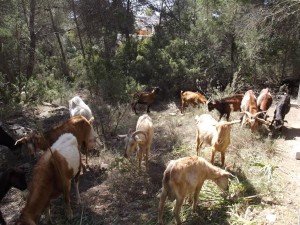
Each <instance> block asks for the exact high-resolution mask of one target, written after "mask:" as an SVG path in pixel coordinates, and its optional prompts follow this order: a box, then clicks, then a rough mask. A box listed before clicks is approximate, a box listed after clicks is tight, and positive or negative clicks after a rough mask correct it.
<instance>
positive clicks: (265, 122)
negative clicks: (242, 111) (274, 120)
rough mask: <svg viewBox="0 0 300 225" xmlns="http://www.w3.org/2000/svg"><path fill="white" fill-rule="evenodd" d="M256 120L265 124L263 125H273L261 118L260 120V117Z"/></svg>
mask: <svg viewBox="0 0 300 225" xmlns="http://www.w3.org/2000/svg"><path fill="white" fill-rule="evenodd" d="M255 119H256V120H258V121H259V122H261V123H263V124H266V125H271V123H270V121H267V120H264V119H261V118H258V117H256V118H255Z"/></svg>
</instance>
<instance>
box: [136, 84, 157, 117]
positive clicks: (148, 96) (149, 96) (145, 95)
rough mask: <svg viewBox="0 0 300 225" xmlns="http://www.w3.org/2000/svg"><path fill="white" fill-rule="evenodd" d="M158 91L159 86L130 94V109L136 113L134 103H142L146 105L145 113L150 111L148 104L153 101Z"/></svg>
mask: <svg viewBox="0 0 300 225" xmlns="http://www.w3.org/2000/svg"><path fill="white" fill-rule="evenodd" d="M159 91H160V88H159V87H155V88H153V90H152V91H151V92H147V91H143V92H136V93H133V94H132V97H133V99H135V100H134V102H132V103H131V106H132V110H133V111H134V112H135V114H137V113H136V108H135V107H136V105H137V104H143V105H147V113H150V106H151V105H152V104H153V103H154V101H155V99H156V96H157V94H158V92H159Z"/></svg>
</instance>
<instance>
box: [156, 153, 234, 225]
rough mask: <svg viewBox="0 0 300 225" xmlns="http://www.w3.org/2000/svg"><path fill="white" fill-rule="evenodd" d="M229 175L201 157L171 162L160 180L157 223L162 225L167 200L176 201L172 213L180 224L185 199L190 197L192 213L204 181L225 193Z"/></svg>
mask: <svg viewBox="0 0 300 225" xmlns="http://www.w3.org/2000/svg"><path fill="white" fill-rule="evenodd" d="M229 175H231V174H230V173H228V172H227V171H225V170H222V169H220V168H218V167H216V166H214V165H212V164H211V163H209V162H207V161H206V160H205V159H203V158H202V157H197V156H192V157H184V158H180V159H177V160H171V161H170V163H169V164H168V166H167V168H166V170H165V172H164V176H163V180H162V193H161V196H160V202H159V211H158V223H159V224H160V225H162V224H163V219H162V216H163V210H164V206H165V202H166V199H167V198H168V199H169V200H170V201H174V200H175V199H176V205H175V207H174V210H173V212H174V216H175V219H176V223H177V224H181V221H180V216H179V214H180V209H181V206H182V204H183V201H184V199H185V197H187V196H188V195H189V194H191V195H192V198H193V211H195V210H196V206H197V201H198V197H199V193H200V190H201V188H202V185H203V183H204V181H205V180H207V179H209V180H212V181H214V182H215V183H216V184H217V185H218V187H219V188H221V189H222V190H223V191H227V190H228V177H229Z"/></svg>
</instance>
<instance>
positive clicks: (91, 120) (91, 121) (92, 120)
mask: <svg viewBox="0 0 300 225" xmlns="http://www.w3.org/2000/svg"><path fill="white" fill-rule="evenodd" d="M94 120H95V118H94V117H93V116H92V117H91V119H90V120H89V123H90V124H91V123H93V122H94Z"/></svg>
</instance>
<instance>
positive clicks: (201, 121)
mask: <svg viewBox="0 0 300 225" xmlns="http://www.w3.org/2000/svg"><path fill="white" fill-rule="evenodd" d="M195 120H196V125H197V134H196V141H197V147H196V152H197V155H199V152H200V148H201V147H202V145H203V144H204V146H212V147H211V148H212V153H211V163H212V164H213V163H214V158H215V153H216V151H218V152H220V153H221V161H222V167H223V166H224V162H225V152H226V149H227V147H228V145H229V144H230V130H231V125H232V124H235V123H240V120H235V121H231V122H227V121H220V122H217V121H216V120H215V119H214V118H213V117H212V116H211V115H209V114H203V115H201V116H196V117H195Z"/></svg>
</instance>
